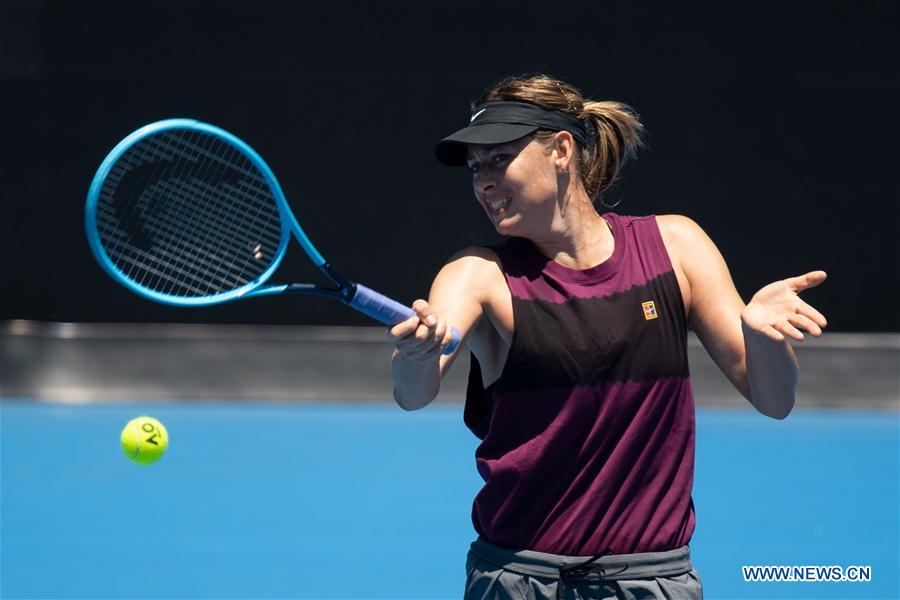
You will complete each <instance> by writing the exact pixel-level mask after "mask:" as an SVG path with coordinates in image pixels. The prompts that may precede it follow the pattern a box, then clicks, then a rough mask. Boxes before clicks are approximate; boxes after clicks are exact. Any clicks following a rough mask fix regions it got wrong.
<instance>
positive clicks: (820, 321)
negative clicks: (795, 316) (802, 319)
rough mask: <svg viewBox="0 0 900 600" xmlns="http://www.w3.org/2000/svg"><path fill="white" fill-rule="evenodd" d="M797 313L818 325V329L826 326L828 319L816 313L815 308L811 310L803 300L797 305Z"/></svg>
mask: <svg viewBox="0 0 900 600" xmlns="http://www.w3.org/2000/svg"><path fill="white" fill-rule="evenodd" d="M797 312H798V313H799V314H801V315H804V316H806V317H809V318H810V319H812V320H813V321H815V323H816V325H818V326H819V327H827V326H828V319H826V318H825V315H823V314H822V313H820V312H819V311H817V310H816V309H815V308H813V307H812V306H810V305H809V304H807V303H806V302H804V301H803V300H801V301H800V304H798V305H797Z"/></svg>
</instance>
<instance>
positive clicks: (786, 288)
mask: <svg viewBox="0 0 900 600" xmlns="http://www.w3.org/2000/svg"><path fill="white" fill-rule="evenodd" d="M826 277H827V275H826V274H825V271H811V272H809V273H807V274H805V275H800V276H798V277H788V278H787V279H782V280H781V281H776V282H775V283H770V284H769V285H767V286H765V287H764V288H762V289H761V290H759V291H758V292H756V294H754V295H753V298H752V299H751V300H750V303H749V304H747V306H746V307H745V308H744V311H743V312H742V313H741V320H742V322H743V324H744V326H745V327H748V328H750V329H751V330H753V331H756V332H758V333H761V334H763V335H765V336H767V337H768V338H770V339H772V340H775V341H778V342H780V341H783V340H784V339H785V336H788V337H791V338H793V339H795V340H797V341H803V332H804V331H807V332H809V333H810V334H812V335H813V336H815V337H818V336H820V335H822V328H823V327H825V326H826V325H827V324H828V322H827V321H826V320H825V317H824V315H822V313H820V312H819V311H817V310H816V309H815V308H813V307H812V306H810V305H809V304H807V303H806V302H804V301H803V300H802V299H801V298H800V295H799V294H800V292H802V291H804V290H807V289H809V288H811V287H815V286H817V285H819V284H820V283H822V282H823V281H825V278H826Z"/></svg>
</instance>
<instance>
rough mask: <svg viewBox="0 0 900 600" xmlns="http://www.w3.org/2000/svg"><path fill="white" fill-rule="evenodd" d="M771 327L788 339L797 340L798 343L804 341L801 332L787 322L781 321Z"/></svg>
mask: <svg viewBox="0 0 900 600" xmlns="http://www.w3.org/2000/svg"><path fill="white" fill-rule="evenodd" d="M773 327H774V328H775V329H777V330H778V331H779V332H781V333H782V334H784V335H786V336H788V337H790V338H793V339H795V340H797V341H798V342H802V341H803V339H804V337H803V332H802V331H800V330H799V329H797V328H796V327H794V326H793V325H791V324H790V323H788V322H787V321H782V322H781V323H776V324H775V325H774V326H773Z"/></svg>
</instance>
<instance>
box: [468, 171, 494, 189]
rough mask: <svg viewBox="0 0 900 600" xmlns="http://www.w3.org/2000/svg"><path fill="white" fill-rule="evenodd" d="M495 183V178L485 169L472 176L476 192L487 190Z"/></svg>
mask: <svg viewBox="0 0 900 600" xmlns="http://www.w3.org/2000/svg"><path fill="white" fill-rule="evenodd" d="M496 184H497V181H496V179H495V178H494V177H493V176H491V175H490V174H489V171H488V170H487V169H483V170H481V171H478V172H477V173H475V175H473V176H472V185H473V186H474V187H475V192H476V193H477V194H479V195H480V194H484V193H486V192H489V191H490V190H491V188H493V187H494V186H495V185H496Z"/></svg>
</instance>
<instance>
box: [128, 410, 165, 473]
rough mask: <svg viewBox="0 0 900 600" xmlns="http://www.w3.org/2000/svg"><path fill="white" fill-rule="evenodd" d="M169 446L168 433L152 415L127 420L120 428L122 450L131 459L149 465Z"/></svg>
mask: <svg viewBox="0 0 900 600" xmlns="http://www.w3.org/2000/svg"><path fill="white" fill-rule="evenodd" d="M168 446H169V434H168V433H167V432H166V428H165V427H163V424H162V423H160V422H159V421H157V420H156V419H154V418H152V417H138V418H137V419H132V420H130V421H128V424H127V425H125V429H123V430H122V450H123V451H124V452H125V456H127V457H128V458H130V459H131V460H132V461H134V462H136V463H138V464H141V465H149V464H150V463H154V462H156V461H158V460H159V459H160V458H162V455H163V453H164V452H165V451H166V448H167V447H168Z"/></svg>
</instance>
